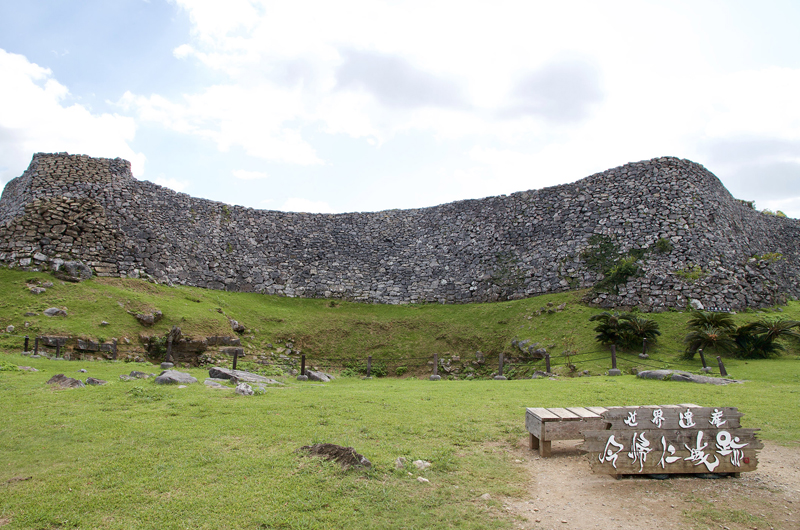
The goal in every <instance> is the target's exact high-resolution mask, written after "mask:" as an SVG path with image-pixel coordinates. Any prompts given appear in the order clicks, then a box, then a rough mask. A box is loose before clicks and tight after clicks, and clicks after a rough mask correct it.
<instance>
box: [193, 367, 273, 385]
mask: <svg viewBox="0 0 800 530" xmlns="http://www.w3.org/2000/svg"><path fill="white" fill-rule="evenodd" d="M208 376H209V377H211V378H213V379H229V380H231V381H232V382H234V383H236V384H239V383H264V384H267V385H282V384H283V383H281V382H280V381H276V380H274V379H270V378H269V377H264V376H263V375H258V374H253V373H250V372H245V371H244V370H231V369H230V368H222V367H219V366H214V367H212V368H209V369H208Z"/></svg>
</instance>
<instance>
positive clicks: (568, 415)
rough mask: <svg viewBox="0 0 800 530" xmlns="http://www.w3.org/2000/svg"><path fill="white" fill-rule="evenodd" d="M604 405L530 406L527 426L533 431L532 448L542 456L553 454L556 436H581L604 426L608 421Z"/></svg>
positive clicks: (527, 412) (572, 438)
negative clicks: (552, 445)
mask: <svg viewBox="0 0 800 530" xmlns="http://www.w3.org/2000/svg"><path fill="white" fill-rule="evenodd" d="M606 410H607V409H606V408H603V407H570V408H549V409H545V408H529V409H527V411H526V413H525V427H526V428H527V429H528V432H529V433H530V448H531V451H533V450H535V449H538V450H539V455H540V456H550V442H551V441H552V440H579V439H582V438H583V436H582V435H581V431H583V430H603V429H605V428H606V425H607V422H606V421H605V420H604V419H603V418H602V417H601V416H600V415H601V414H603V413H604V412H605V411H606Z"/></svg>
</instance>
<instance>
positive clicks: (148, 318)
mask: <svg viewBox="0 0 800 530" xmlns="http://www.w3.org/2000/svg"><path fill="white" fill-rule="evenodd" d="M134 316H135V317H136V320H138V321H139V324H141V325H143V326H152V325H153V324H155V323H156V322H158V321H159V320H161V318H162V317H163V316H164V314H163V313H162V312H161V311H158V310H156V311H153V312H152V313H136V314H135V315H134Z"/></svg>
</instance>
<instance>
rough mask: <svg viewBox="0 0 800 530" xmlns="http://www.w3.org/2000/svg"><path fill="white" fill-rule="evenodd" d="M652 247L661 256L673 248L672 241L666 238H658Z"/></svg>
mask: <svg viewBox="0 0 800 530" xmlns="http://www.w3.org/2000/svg"><path fill="white" fill-rule="evenodd" d="M653 246H654V247H655V248H656V250H657V251H658V252H661V253H662V254H666V253H667V252H669V251H671V250H672V248H673V245H672V241H670V240H669V239H668V238H666V237H662V238H660V239H659V240H658V241H656V242H655V244H654V245H653Z"/></svg>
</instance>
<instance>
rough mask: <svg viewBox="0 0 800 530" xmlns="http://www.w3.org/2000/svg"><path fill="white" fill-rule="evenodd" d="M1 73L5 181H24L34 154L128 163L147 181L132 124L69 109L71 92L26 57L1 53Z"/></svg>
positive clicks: (0, 173)
mask: <svg viewBox="0 0 800 530" xmlns="http://www.w3.org/2000/svg"><path fill="white" fill-rule="evenodd" d="M0 72H3V82H2V83H0V160H2V163H0V180H2V181H3V182H7V181H8V180H10V179H12V178H14V177H17V176H19V175H21V174H22V172H23V171H24V170H25V168H26V167H27V166H28V164H29V162H30V159H31V155H32V154H33V153H36V152H62V151H67V152H69V153H73V154H88V155H91V156H97V157H109V158H116V157H124V158H126V159H128V160H130V161H131V164H132V166H133V171H134V174H135V175H137V176H140V175H142V173H143V172H144V162H145V156H144V154H142V153H136V152H134V151H133V149H131V147H130V145H129V142H131V141H132V140H133V137H134V134H135V132H136V123H135V121H134V120H133V119H132V118H128V117H124V116H120V115H117V114H101V115H96V114H92V112H91V111H90V110H89V109H87V108H86V107H84V106H82V105H78V104H71V105H70V104H66V103H65V101H66V100H67V98H68V96H69V89H68V88H67V87H66V86H64V85H62V84H61V83H59V82H58V81H57V80H56V79H54V78H53V74H52V71H50V70H49V69H47V68H42V67H40V66H38V65H37V64H34V63H31V62H30V61H28V60H27V59H26V58H25V57H24V56H22V55H17V54H13V53H8V52H6V51H5V50H2V49H0Z"/></svg>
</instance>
